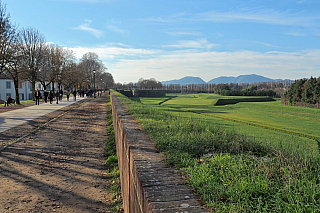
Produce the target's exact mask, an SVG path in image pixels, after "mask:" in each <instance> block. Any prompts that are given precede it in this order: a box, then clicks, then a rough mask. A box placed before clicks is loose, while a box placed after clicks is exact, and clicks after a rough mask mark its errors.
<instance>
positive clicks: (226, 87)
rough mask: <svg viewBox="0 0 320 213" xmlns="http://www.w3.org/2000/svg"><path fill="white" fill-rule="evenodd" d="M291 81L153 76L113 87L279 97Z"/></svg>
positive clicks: (168, 91)
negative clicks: (167, 80)
mask: <svg viewBox="0 0 320 213" xmlns="http://www.w3.org/2000/svg"><path fill="white" fill-rule="evenodd" d="M291 83H292V81H289V80H286V81H273V82H257V83H251V84H249V83H227V84H186V85H180V84H162V83H161V82H160V81H157V80H156V79H154V78H151V79H142V78H141V79H139V81H138V83H128V84H121V83H117V84H115V86H114V88H115V89H122V90H126V89H129V90H130V89H161V90H165V91H166V92H167V93H215V94H220V95H224V96H271V97H281V94H283V93H284V92H285V91H286V90H288V89H289V88H290V85H291Z"/></svg>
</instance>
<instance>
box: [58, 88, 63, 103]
mask: <svg viewBox="0 0 320 213" xmlns="http://www.w3.org/2000/svg"><path fill="white" fill-rule="evenodd" d="M59 93H60V97H59V100H60V101H61V100H62V97H63V91H62V89H60V91H59Z"/></svg>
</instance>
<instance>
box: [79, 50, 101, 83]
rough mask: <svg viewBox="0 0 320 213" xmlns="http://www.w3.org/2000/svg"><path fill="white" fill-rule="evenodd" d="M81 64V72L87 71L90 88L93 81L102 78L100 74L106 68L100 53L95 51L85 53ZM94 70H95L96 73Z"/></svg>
mask: <svg viewBox="0 0 320 213" xmlns="http://www.w3.org/2000/svg"><path fill="white" fill-rule="evenodd" d="M79 65H80V66H79V68H80V69H81V72H83V73H85V75H86V80H87V84H88V85H89V87H90V88H92V86H93V83H94V82H95V81H96V80H97V79H100V75H101V74H102V73H103V72H104V71H105V69H106V68H105V67H104V65H103V63H102V62H101V60H100V59H99V56H98V54H96V53H93V52H89V53H86V54H84V55H83V56H82V58H81V62H80V64H79ZM93 71H95V73H94V72H93ZM96 82H97V81H96Z"/></svg>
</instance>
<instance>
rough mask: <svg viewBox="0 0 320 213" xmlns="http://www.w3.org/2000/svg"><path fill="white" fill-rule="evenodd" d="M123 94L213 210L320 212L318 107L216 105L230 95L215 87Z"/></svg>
mask: <svg viewBox="0 0 320 213" xmlns="http://www.w3.org/2000/svg"><path fill="white" fill-rule="evenodd" d="M119 98H120V99H121V101H123V103H124V104H126V105H128V110H129V112H130V113H132V114H133V115H134V116H135V118H136V119H137V120H138V121H139V123H140V124H141V126H142V128H143V129H144V130H145V131H146V133H147V134H148V135H149V136H150V137H151V138H152V139H153V140H154V141H155V142H156V146H157V148H158V149H159V150H160V151H161V152H162V153H164V154H165V155H166V156H167V159H168V160H167V164H168V165H170V166H174V167H176V168H177V169H180V170H181V171H182V172H183V173H184V175H185V176H186V177H187V181H188V183H189V184H190V185H191V186H192V187H193V188H194V190H195V191H196V192H197V193H199V194H200V195H201V200H202V201H203V203H204V204H205V205H206V206H207V207H209V208H211V209H212V210H213V211H216V212H320V191H319V190H318V189H319V188H320V175H319V174H320V157H319V142H318V141H319V140H318V138H319V136H320V133H319V131H320V128H319V124H318V121H319V115H318V114H319V113H318V111H317V110H315V109H308V108H297V107H288V106H282V105H280V103H279V100H278V101H272V102H257V103H252V102H241V103H238V104H234V105H225V106H215V103H216V102H217V100H218V99H220V100H221V99H223V98H225V97H221V96H217V95H211V94H183V95H181V94H172V95H170V96H168V97H164V98H152V99H148V98H136V99H134V101H133V100H130V99H128V98H126V97H123V96H121V95H119ZM226 98H228V99H233V98H235V97H226ZM236 98H239V99H241V98H242V97H236ZM246 98H247V97H246Z"/></svg>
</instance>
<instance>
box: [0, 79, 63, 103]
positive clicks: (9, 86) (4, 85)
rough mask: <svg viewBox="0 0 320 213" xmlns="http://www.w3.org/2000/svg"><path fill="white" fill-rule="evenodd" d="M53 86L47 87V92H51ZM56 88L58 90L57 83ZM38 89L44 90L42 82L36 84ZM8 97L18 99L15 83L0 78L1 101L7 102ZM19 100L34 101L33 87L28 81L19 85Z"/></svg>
mask: <svg viewBox="0 0 320 213" xmlns="http://www.w3.org/2000/svg"><path fill="white" fill-rule="evenodd" d="M51 88H52V84H50V85H48V86H47V88H46V89H47V91H50V90H51ZM54 88H55V89H57V88H58V84H57V83H55V85H54ZM36 89H38V90H40V91H41V90H43V86H42V85H41V84H40V82H37V83H36ZM7 96H10V97H11V98H13V99H16V92H15V89H14V83H13V81H12V80H11V79H7V78H3V77H1V76H0V100H7ZM19 100H20V101H26V100H32V85H31V83H30V82H28V81H24V82H21V83H20V85H19Z"/></svg>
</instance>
